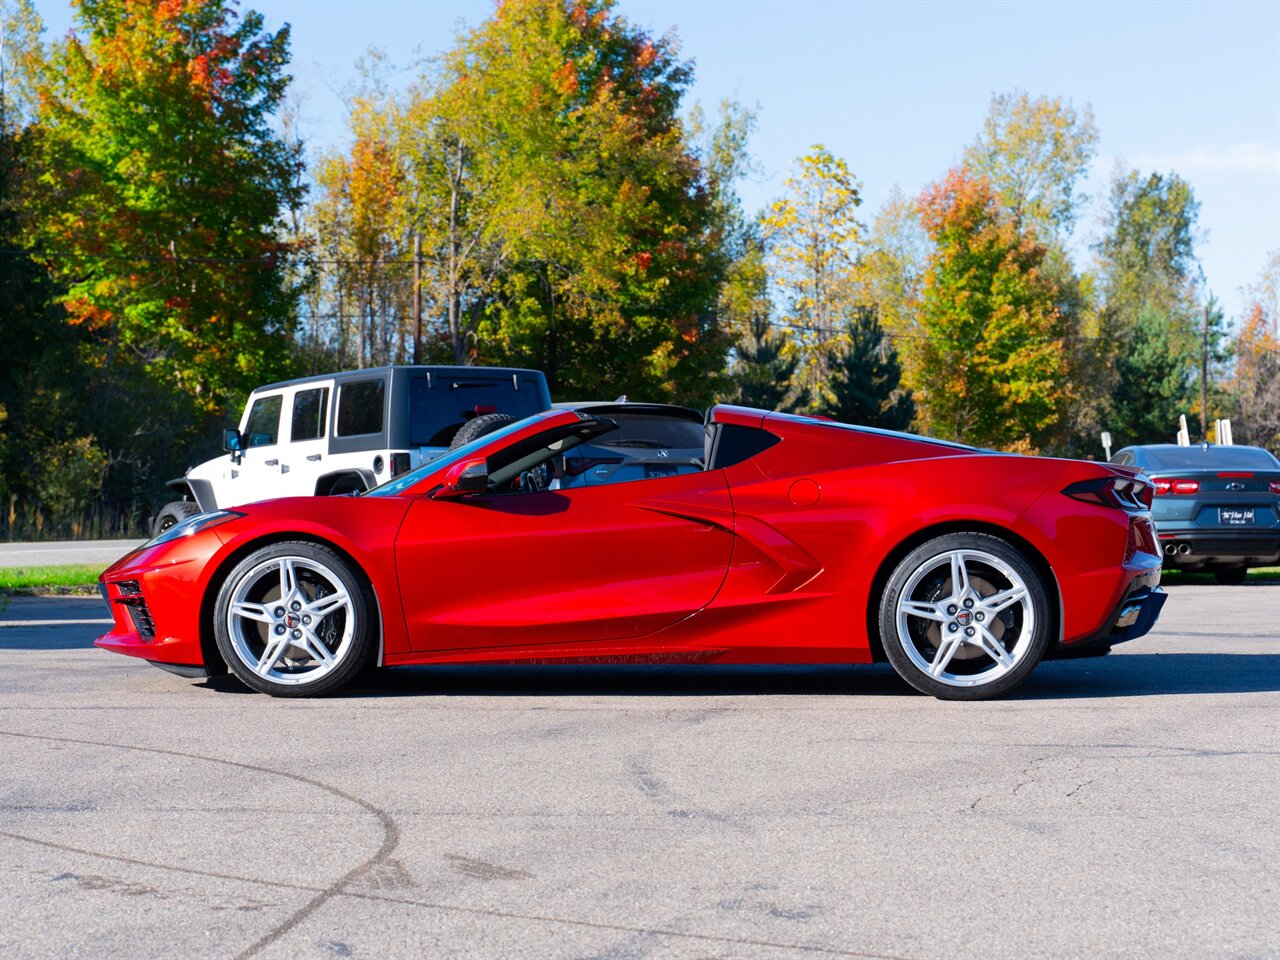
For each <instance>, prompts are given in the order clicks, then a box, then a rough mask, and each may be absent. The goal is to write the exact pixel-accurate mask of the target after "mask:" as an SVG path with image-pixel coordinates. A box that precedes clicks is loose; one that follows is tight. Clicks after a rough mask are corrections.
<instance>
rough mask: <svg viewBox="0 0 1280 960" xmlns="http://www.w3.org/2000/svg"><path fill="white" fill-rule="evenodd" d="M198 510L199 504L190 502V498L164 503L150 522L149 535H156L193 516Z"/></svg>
mask: <svg viewBox="0 0 1280 960" xmlns="http://www.w3.org/2000/svg"><path fill="white" fill-rule="evenodd" d="M199 512H200V506H199V504H195V503H192V502H191V501H190V500H175V501H173V502H172V503H166V504H165V505H164V506H163V507H162V508H161V510H160V512H159V513H157V514H156V518H155V520H154V521H153V522H152V524H151V535H152V536H153V537H158V536H160V534H162V533H164V532H165V531H166V530H168V529H169V528H170V527H172V526H175V525H177V524H179V523H181V522H182V521H183V520H185V519H187V517H194V516H195V515H196V514H197V513H199Z"/></svg>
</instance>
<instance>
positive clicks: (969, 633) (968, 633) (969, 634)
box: [964, 627, 978, 637]
mask: <svg viewBox="0 0 1280 960" xmlns="http://www.w3.org/2000/svg"><path fill="white" fill-rule="evenodd" d="M977 632H978V631H976V630H974V629H973V627H965V628H964V635H965V636H966V637H972V636H973V635H974V634H975V633H977Z"/></svg>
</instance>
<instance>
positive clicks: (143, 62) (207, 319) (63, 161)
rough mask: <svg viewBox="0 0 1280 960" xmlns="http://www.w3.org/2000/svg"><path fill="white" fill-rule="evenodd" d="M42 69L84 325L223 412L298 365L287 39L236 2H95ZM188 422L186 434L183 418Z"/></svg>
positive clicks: (101, 362) (43, 240)
mask: <svg viewBox="0 0 1280 960" xmlns="http://www.w3.org/2000/svg"><path fill="white" fill-rule="evenodd" d="M76 9H77V22H78V26H79V29H78V30H77V31H76V32H72V33H70V34H69V35H68V36H67V38H66V39H65V41H63V42H60V43H57V44H55V45H54V46H53V47H52V49H51V50H50V51H49V55H48V60H47V62H46V63H45V64H44V65H43V68H42V69H41V70H40V71H39V72H40V76H41V82H40V86H39V91H38V94H39V111H40V122H41V126H42V130H43V138H44V139H43V142H44V145H45V149H46V150H47V156H46V158H45V162H44V164H43V172H42V183H41V187H42V190H41V195H40V205H41V209H40V211H39V224H40V236H39V237H38V239H39V242H40V245H41V246H42V247H43V248H44V249H47V250H50V251H54V252H56V258H55V259H54V260H52V261H51V264H50V266H51V268H52V271H53V273H54V276H55V278H56V279H57V280H58V281H59V282H61V283H62V284H63V285H64V291H65V292H64V293H63V295H62V297H61V303H62V305H63V307H64V308H65V310H66V316H67V320H68V322H69V323H71V324H73V325H76V326H78V327H81V328H83V329H84V330H85V331H86V333H87V334H88V335H89V337H90V343H91V350H92V355H93V364H94V365H95V366H97V367H98V368H99V369H100V370H101V378H100V380H99V382H98V388H99V389H100V391H101V396H100V398H99V400H100V403H101V404H102V405H103V406H104V407H107V406H110V402H111V399H112V397H111V393H112V389H113V384H115V383H116V382H117V379H118V378H117V376H116V370H115V368H117V367H120V366H125V367H127V366H137V367H139V368H140V369H141V371H142V373H143V375H144V377H145V378H146V379H148V380H150V381H152V382H154V383H159V384H163V386H164V389H165V390H166V391H167V392H169V393H171V394H173V395H176V396H180V397H183V398H186V399H188V400H190V401H191V402H192V403H193V404H194V407H195V409H196V410H197V411H199V412H201V413H204V414H215V415H216V414H221V413H222V412H223V411H224V410H225V409H226V408H227V407H228V404H229V403H230V402H232V400H233V398H236V397H238V395H241V394H242V393H243V392H244V391H246V390H247V389H249V388H251V387H252V386H254V385H256V384H259V383H262V382H264V381H266V380H270V379H273V378H278V377H279V376H281V375H282V374H284V373H286V372H287V371H288V369H289V358H290V337H289V332H290V329H291V326H292V322H293V311H294V304H295V291H293V290H292V289H290V287H289V285H288V284H287V283H286V281H285V276H286V274H285V266H286V260H287V258H288V257H289V256H290V254H291V251H290V250H289V249H288V248H287V247H286V245H284V244H283V243H282V242H281V241H280V239H279V238H278V235H277V229H276V228H277V219H278V217H279V216H280V214H281V212H282V210H283V209H284V208H286V207H287V206H289V205H290V204H293V203H296V201H297V199H298V194H299V191H300V189H301V188H300V186H299V185H298V178H297V176H296V174H297V170H298V165H299V163H300V159H299V157H298V156H297V154H296V152H295V150H294V149H292V148H291V147H290V146H289V145H288V144H286V143H284V142H283V141H282V140H281V139H280V138H279V137H278V135H277V134H276V133H275V132H274V131H273V129H272V126H271V120H272V114H273V112H274V111H275V110H276V108H277V106H278V105H279V103H280V99H281V97H282V96H283V94H284V91H285V87H286V84H287V83H288V76H287V74H286V73H285V66H286V64H287V62H288V57H289V54H288V45H289V32H288V28H287V27H286V28H283V29H281V30H279V31H277V32H275V33H268V32H265V31H264V30H263V21H262V17H261V15H259V14H257V13H253V12H249V13H246V14H244V15H243V16H240V15H239V14H238V13H237V12H236V9H235V4H234V3H233V2H232V0H164V2H160V3H155V2H150V0H79V2H78V3H77V8H76ZM171 429H172V428H171Z"/></svg>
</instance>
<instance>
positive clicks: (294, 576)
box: [214, 541, 376, 697]
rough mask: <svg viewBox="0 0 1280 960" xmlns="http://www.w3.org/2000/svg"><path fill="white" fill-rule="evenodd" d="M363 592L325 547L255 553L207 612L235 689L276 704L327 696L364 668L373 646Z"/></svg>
mask: <svg viewBox="0 0 1280 960" xmlns="http://www.w3.org/2000/svg"><path fill="white" fill-rule="evenodd" d="M373 610H374V604H373V600H372V596H371V594H370V592H369V588H368V587H367V585H366V584H365V582H364V579H363V578H362V577H361V576H360V575H359V572H358V571H357V570H355V569H354V568H353V567H352V565H351V563H350V562H349V561H348V560H346V559H345V558H344V557H342V556H340V555H339V554H338V553H336V552H335V551H334V550H332V549H330V548H329V547H326V546H323V545H321V544H317V543H308V542H304V541H296V542H287V543H275V544H271V545H269V546H266V547H263V548H261V549H259V550H256V551H254V552H253V553H252V554H250V555H249V556H248V557H246V558H245V559H244V560H242V561H241V562H240V563H239V564H237V565H236V567H235V569H234V570H232V571H231V573H230V575H229V576H228V577H227V579H226V580H225V581H224V582H223V585H222V588H221V589H220V590H219V591H218V598H217V602H216V603H215V605H214V618H215V619H214V635H215V637H216V639H217V642H218V651H219V652H220V653H221V654H222V658H223V659H224V660H225V661H226V662H227V666H229V667H230V668H231V671H232V672H233V673H234V674H235V675H236V676H237V677H239V678H240V679H241V680H242V681H244V682H245V683H246V684H248V685H249V686H250V687H252V688H253V689H254V690H258V691H260V692H262V693H269V694H271V695H272V696H277V697H305V696H313V695H315V694H321V693H329V692H331V691H333V690H336V689H338V688H339V687H341V686H342V685H344V684H346V683H348V682H349V681H350V680H352V679H353V678H354V677H355V676H356V675H357V674H358V673H359V672H360V671H361V670H362V669H363V668H364V667H365V666H366V665H367V664H368V662H369V661H370V659H371V657H372V654H373V651H374V644H375V642H376V639H375V634H376V624H375V623H374V618H373V613H372V611H373Z"/></svg>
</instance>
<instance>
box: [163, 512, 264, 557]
mask: <svg viewBox="0 0 1280 960" xmlns="http://www.w3.org/2000/svg"><path fill="white" fill-rule="evenodd" d="M243 516H244V514H243V513H240V512H238V511H236V510H210V511H209V512H208V513H197V514H196V515H195V516H194V517H187V519H185V520H183V521H182V522H181V523H175V524H174V525H173V526H172V527H170V528H169V529H168V530H166V531H165V532H164V533H162V534H160V535H159V536H158V537H153V538H152V539H151V540H149V541H148V542H147V543H146V544H145V546H144V547H143V549H146V547H154V546H156V545H157V544H161V543H169V542H170V541H173V540H177V539H179V538H181V537H190V536H192V535H193V534H197V533H199V532H200V531H202V530H208V529H209V528H210V527H216V526H217V525H218V524H220V523H226V522H227V521H228V520H234V519H236V517H243Z"/></svg>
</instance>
